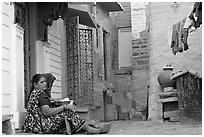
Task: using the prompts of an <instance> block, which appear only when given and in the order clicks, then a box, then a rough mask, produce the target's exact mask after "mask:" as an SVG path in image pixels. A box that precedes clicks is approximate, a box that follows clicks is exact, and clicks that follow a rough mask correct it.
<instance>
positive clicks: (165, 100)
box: [159, 97, 178, 103]
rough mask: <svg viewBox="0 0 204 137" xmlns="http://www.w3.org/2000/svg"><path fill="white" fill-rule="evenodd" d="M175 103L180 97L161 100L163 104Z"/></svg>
mask: <svg viewBox="0 0 204 137" xmlns="http://www.w3.org/2000/svg"><path fill="white" fill-rule="evenodd" d="M173 101H178V97H170V98H163V99H160V100H159V102H161V103H165V102H173Z"/></svg>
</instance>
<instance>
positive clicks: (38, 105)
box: [23, 74, 107, 134]
mask: <svg viewBox="0 0 204 137" xmlns="http://www.w3.org/2000/svg"><path fill="white" fill-rule="evenodd" d="M50 76H51V77H52V78H50V79H51V81H52V82H51V83H49V82H48V83H49V85H51V86H52V83H53V82H54V80H55V77H54V76H53V75H52V74H51V75H50ZM31 82H32V90H31V93H30V95H29V101H28V105H27V114H26V119H25V122H24V126H23V129H24V132H27V133H41V134H43V133H44V134H45V133H46V134H48V133H49V134H51V133H55V134H66V133H67V130H66V124H65V118H67V120H69V121H70V126H71V130H72V133H79V132H87V134H99V133H107V131H106V129H105V126H103V124H102V125H101V126H100V127H99V128H94V127H91V126H89V125H88V124H87V123H86V122H85V120H84V119H83V118H82V117H80V116H79V115H77V114H76V113H75V111H74V106H73V105H70V104H66V105H65V104H64V105H62V106H59V107H52V105H51V100H50V99H51V98H50V93H48V92H47V87H48V86H47V82H46V78H45V76H44V75H43V74H36V75H34V76H33V78H32V80H31ZM50 90H51V89H50ZM40 112H41V114H40Z"/></svg>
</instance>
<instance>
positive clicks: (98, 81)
mask: <svg viewBox="0 0 204 137" xmlns="http://www.w3.org/2000/svg"><path fill="white" fill-rule="evenodd" d="M113 19H114V14H113V16H112V17H110V14H109V12H108V11H107V10H105V8H104V7H103V6H102V5H101V4H100V3H96V22H97V23H98V25H99V28H98V30H97V31H95V32H94V33H95V34H96V33H97V34H96V35H97V38H96V37H95V38H94V44H95V46H94V48H95V50H94V55H93V56H94V57H93V61H94V98H95V99H94V100H95V105H96V109H94V110H92V111H91V113H92V114H91V116H90V117H91V118H93V119H99V120H103V118H104V114H105V113H104V99H103V91H106V90H107V89H109V90H111V89H114V88H115V89H116V88H117V87H115V81H114V79H115V77H114V74H115V69H117V67H118V60H117V58H118V56H117V54H118V52H117V29H116V25H115V22H114V20H113ZM103 30H105V31H106V32H107V34H106V36H105V37H106V44H105V43H104V41H103V37H104V36H103ZM96 35H95V36H96ZM104 44H105V45H106V48H105V51H104V47H103V46H104ZM104 54H105V60H104ZM104 64H106V65H105V67H104ZM104 70H106V79H104V78H105V77H104V75H105V73H104ZM105 81H106V82H105ZM110 92H112V91H110ZM99 106H100V107H99ZM109 113H111V112H106V114H107V115H108V116H109V118H110V119H111V117H114V116H113V115H112V114H109Z"/></svg>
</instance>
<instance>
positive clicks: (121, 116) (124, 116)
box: [118, 112, 130, 120]
mask: <svg viewBox="0 0 204 137" xmlns="http://www.w3.org/2000/svg"><path fill="white" fill-rule="evenodd" d="M118 116H119V120H130V114H129V112H122V113H119V115H118Z"/></svg>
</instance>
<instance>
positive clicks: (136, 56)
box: [131, 2, 149, 112]
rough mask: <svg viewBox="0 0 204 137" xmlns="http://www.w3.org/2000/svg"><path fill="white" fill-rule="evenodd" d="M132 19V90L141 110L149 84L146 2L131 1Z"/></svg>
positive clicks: (144, 106)
mask: <svg viewBox="0 0 204 137" xmlns="http://www.w3.org/2000/svg"><path fill="white" fill-rule="evenodd" d="M131 19H132V50H133V53H132V54H133V55H132V68H133V70H132V77H133V78H132V79H133V81H132V83H133V84H132V92H133V93H134V95H135V96H134V100H135V101H136V111H137V112H141V111H144V110H145V109H146V106H147V90H148V85H149V32H148V27H147V26H148V19H147V13H146V3H144V2H132V3H131Z"/></svg>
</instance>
